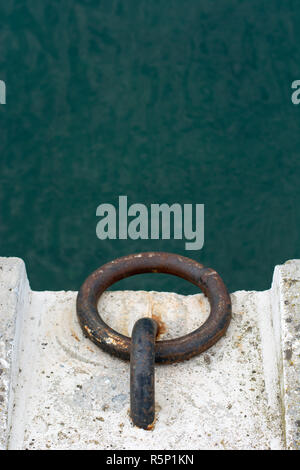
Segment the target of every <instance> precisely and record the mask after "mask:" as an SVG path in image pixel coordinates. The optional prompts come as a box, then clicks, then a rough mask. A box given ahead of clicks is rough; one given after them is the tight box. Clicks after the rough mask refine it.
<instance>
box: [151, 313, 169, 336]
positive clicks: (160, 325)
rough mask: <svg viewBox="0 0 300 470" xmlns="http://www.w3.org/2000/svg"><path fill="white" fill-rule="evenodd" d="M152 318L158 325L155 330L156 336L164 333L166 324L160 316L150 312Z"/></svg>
mask: <svg viewBox="0 0 300 470" xmlns="http://www.w3.org/2000/svg"><path fill="white" fill-rule="evenodd" d="M152 318H153V320H155V321H156V323H157V325H158V331H157V336H156V338H160V337H161V336H162V335H163V334H164V333H166V331H167V326H166V324H165V323H164V322H163V321H162V319H161V317H160V316H159V315H157V314H155V313H152Z"/></svg>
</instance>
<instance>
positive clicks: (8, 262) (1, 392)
mask: <svg viewBox="0 0 300 470" xmlns="http://www.w3.org/2000/svg"><path fill="white" fill-rule="evenodd" d="M30 295H31V292H30V289H29V284H28V280H27V275H26V270H25V265H24V262H23V261H22V260H21V259H19V258H0V449H5V448H6V446H7V440H8V433H9V430H10V426H11V419H10V418H11V414H12V406H13V403H14V392H15V388H16V384H17V375H18V371H17V370H16V364H17V362H18V355H19V350H18V348H19V339H20V329H19V325H20V323H21V320H22V317H23V313H24V311H28V303H29V301H30ZM17 319H18V320H19V321H18V322H17Z"/></svg>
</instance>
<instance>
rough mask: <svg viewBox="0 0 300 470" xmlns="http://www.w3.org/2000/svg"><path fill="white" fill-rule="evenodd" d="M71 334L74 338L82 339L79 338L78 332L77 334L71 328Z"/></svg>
mask: <svg viewBox="0 0 300 470" xmlns="http://www.w3.org/2000/svg"><path fill="white" fill-rule="evenodd" d="M71 336H73V338H75V339H76V341H80V339H79V338H78V336H77V334H76V333H75V332H74V331H73V330H71Z"/></svg>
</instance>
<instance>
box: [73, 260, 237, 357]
mask: <svg viewBox="0 0 300 470" xmlns="http://www.w3.org/2000/svg"><path fill="white" fill-rule="evenodd" d="M142 273H165V274H173V275H174V276H178V277H181V278H183V279H186V280H187V281H190V282H192V283H193V284H195V285H196V286H198V287H199V288H200V289H201V290H202V291H203V292H204V294H205V295H206V296H207V297H208V300H209V303H210V308H211V311H210V315H209V317H208V319H207V320H206V322H205V323H204V324H203V325H201V326H200V328H198V329H196V330H195V331H193V332H192V333H189V334H187V335H185V336H181V337H180V338H175V339H171V340H166V341H157V342H156V348H155V361H156V362H160V363H171V362H178V361H183V360H185V359H189V358H191V357H193V356H195V355H197V354H200V353H201V352H203V351H205V350H206V349H208V348H210V347H211V346H212V345H213V344H215V343H216V342H217V341H218V340H219V339H220V338H221V336H223V335H224V333H225V331H226V330H227V327H228V325H229V322H230V319H231V301H230V296H229V294H228V292H227V289H226V287H225V285H224V283H223V281H222V279H221V278H220V276H219V275H218V273H217V272H216V271H214V270H213V269H211V268H207V267H205V266H203V265H202V264H200V263H197V262H196V261H193V260H191V259H189V258H185V257H184V256H179V255H176V254H172V253H160V252H157V253H155V252H149V253H140V254H134V255H129V256H123V257H122V258H118V259H115V260H114V261H111V262H110V263H107V264H105V265H104V266H102V267H100V268H99V269H97V270H96V271H94V272H93V273H92V274H91V275H90V276H89V277H88V278H87V279H86V280H85V282H84V284H83V285H82V286H81V289H80V291H79V293H78V296H77V315H78V319H79V322H80V325H81V328H82V330H83V332H84V334H85V336H87V337H88V338H90V339H91V340H92V341H93V342H94V343H95V344H96V345H97V346H99V347H100V348H101V349H103V350H104V351H106V352H108V353H110V354H112V355H114V356H117V357H120V358H121V359H125V360H129V359H130V349H131V339H130V338H128V337H127V336H124V335H122V334H120V333H118V332H117V331H115V330H113V329H112V328H110V327H109V326H108V325H107V324H106V323H105V322H104V321H103V320H102V318H101V317H100V315H99V313H98V309H97V304H98V300H99V297H100V296H101V294H102V293H103V292H104V291H105V290H106V289H107V288H108V287H109V286H111V285H112V284H114V283H115V282H117V281H120V280H121V279H124V278H126V277H130V276H133V275H135V274H142Z"/></svg>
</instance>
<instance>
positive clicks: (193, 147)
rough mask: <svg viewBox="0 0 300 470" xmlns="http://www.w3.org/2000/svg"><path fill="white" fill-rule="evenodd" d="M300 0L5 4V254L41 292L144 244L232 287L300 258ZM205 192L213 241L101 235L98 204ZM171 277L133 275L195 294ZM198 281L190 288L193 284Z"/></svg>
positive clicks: (264, 281) (1, 155) (75, 282)
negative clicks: (200, 244) (22, 265)
mask: <svg viewBox="0 0 300 470" xmlns="http://www.w3.org/2000/svg"><path fill="white" fill-rule="evenodd" d="M299 22H300V4H299V2H296V1H279V0H273V1H267V0H251V1H250V0H244V1H242V0H221V1H219V2H215V1H211V0H203V1H199V0H189V1H183V0H170V1H163V0H156V1H153V2H149V1H146V0H128V1H126V2H125V1H121V0H118V1H116V0H103V1H96V0H94V1H93V0H89V1H88V0H81V1H70V0H60V1H58V0H55V1H54V0H51V1H50V0H43V1H37V0H35V1H34V0H27V1H21V0H19V1H17V0H14V1H12V0H6V1H5V2H1V5H0V79H1V80H4V81H5V82H6V86H7V104H6V105H0V247H1V250H0V254H1V255H2V256H19V257H22V258H23V259H24V260H25V261H26V264H27V270H28V274H29V278H30V282H31V285H32V287H33V288H34V289H37V290H42V289H49V290H56V289H74V290H77V289H78V287H79V286H80V284H81V283H82V281H83V279H84V278H85V277H86V276H87V275H88V274H89V273H90V272H91V271H92V270H94V269H95V268H97V267H98V266H99V265H101V264H102V263H104V262H107V261H109V260H111V259H113V258H115V257H117V256H120V255H123V254H128V253H131V252H138V251H143V250H164V251H173V252H178V253H181V254H185V255H186V256H191V257H193V258H194V259H197V260H199V261H201V262H203V263H205V264H208V265H210V266H212V267H214V268H215V269H216V270H217V271H219V272H220V274H221V275H222V277H223V278H224V281H225V283H226V284H227V285H228V287H229V289H230V290H231V291H233V290H236V289H266V288H269V286H270V283H271V277H272V271H273V266H274V265H275V264H278V263H282V262H284V261H285V260H287V259H290V258H293V257H298V258H299V257H300V255H299V247H300V242H299V234H298V228H299V225H300V224H299V223H300V214H299V201H300V184H299V174H300V158H299V152H300V127H299V123H300V106H299V107H297V106H294V105H293V104H292V102H291V83H292V81H293V80H295V79H300V53H299V51H300V48H299V44H300V41H299V39H300V37H299V36H300V33H299V24H300V23H299ZM122 194H123V195H127V196H128V202H129V204H132V203H135V202H140V203H144V204H146V205H150V204H151V203H155V202H156V203H162V202H166V203H169V204H171V203H173V202H179V203H181V204H183V203H194V204H195V203H203V204H205V244H204V248H203V249H202V250H200V251H190V252H188V251H185V249H184V242H183V241H181V240H156V241H153V240H138V241H132V240H121V241H118V240H115V241H100V240H98V239H97V237H96V231H95V230H96V223H97V218H96V208H97V206H98V205H99V204H100V203H103V202H111V203H113V204H116V203H117V198H118V195H122ZM182 282H183V281H180V280H176V279H173V278H172V279H171V278H169V277H168V276H163V275H157V276H155V275H152V276H149V275H148V276H139V277H137V278H134V279H131V280H128V281H123V284H122V286H123V287H126V288H143V289H148V288H150V289H158V290H173V289H176V290H179V291H180V290H181V288H182V291H184V292H195V290H194V288H190V287H189V286H188V285H187V286H186V288H184V284H183V283H182ZM184 289H185V290H184Z"/></svg>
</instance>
